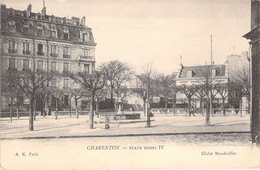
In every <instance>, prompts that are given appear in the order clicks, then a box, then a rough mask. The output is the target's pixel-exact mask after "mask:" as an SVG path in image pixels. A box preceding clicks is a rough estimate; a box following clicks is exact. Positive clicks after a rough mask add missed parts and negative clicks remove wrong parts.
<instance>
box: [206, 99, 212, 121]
mask: <svg viewBox="0 0 260 170" xmlns="http://www.w3.org/2000/svg"><path fill="white" fill-rule="evenodd" d="M205 125H206V126H210V125H211V123H210V101H209V97H208V98H207V103H206V122H205Z"/></svg>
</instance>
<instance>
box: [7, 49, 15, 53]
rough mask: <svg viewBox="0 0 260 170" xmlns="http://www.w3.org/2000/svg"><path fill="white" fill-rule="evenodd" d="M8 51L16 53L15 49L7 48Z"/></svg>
mask: <svg viewBox="0 0 260 170" xmlns="http://www.w3.org/2000/svg"><path fill="white" fill-rule="evenodd" d="M8 53H17V49H8Z"/></svg>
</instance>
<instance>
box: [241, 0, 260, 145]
mask: <svg viewBox="0 0 260 170" xmlns="http://www.w3.org/2000/svg"><path fill="white" fill-rule="evenodd" d="M244 37H245V38H246V39H249V40H250V42H249V44H250V46H251V63H252V71H251V73H252V91H251V92H252V95H251V99H252V102H251V103H252V113H251V114H252V116H251V137H252V142H253V143H260V88H259V87H260V45H259V44H260V1H259V0H251V31H250V32H248V33H247V34H246V35H244Z"/></svg>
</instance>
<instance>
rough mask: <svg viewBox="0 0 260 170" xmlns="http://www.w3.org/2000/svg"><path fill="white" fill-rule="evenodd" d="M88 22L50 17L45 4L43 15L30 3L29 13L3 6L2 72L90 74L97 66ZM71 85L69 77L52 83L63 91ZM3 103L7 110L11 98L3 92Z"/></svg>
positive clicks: (83, 18)
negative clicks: (84, 72)
mask: <svg viewBox="0 0 260 170" xmlns="http://www.w3.org/2000/svg"><path fill="white" fill-rule="evenodd" d="M85 20H86V19H85V17H82V18H81V19H80V18H76V17H72V18H71V19H69V18H66V17H57V16H54V15H47V13H46V7H45V5H43V9H42V11H41V12H40V13H39V12H38V13H34V12H32V5H31V4H29V6H28V8H27V9H26V10H16V9H12V8H7V7H6V5H3V4H2V5H1V73H2V74H3V73H4V72H5V70H8V69H16V70H18V71H22V70H26V69H31V70H34V71H41V70H44V71H46V72H53V73H56V72H59V73H68V72H81V71H86V72H91V70H92V69H93V68H94V67H95V46H96V43H95V41H94V38H93V34H92V29H91V28H89V27H88V26H86V23H85V22H86V21H85ZM1 77H2V76H1ZM72 84H73V81H72V80H71V79H69V77H68V76H62V77H59V78H54V80H53V81H52V82H51V86H57V87H61V88H62V87H69V86H71V85H72ZM67 97H68V96H65V98H67ZM0 100H1V110H5V109H6V107H7V106H8V104H9V103H10V99H9V98H8V96H7V95H6V94H5V93H3V92H2V95H1V99H0Z"/></svg>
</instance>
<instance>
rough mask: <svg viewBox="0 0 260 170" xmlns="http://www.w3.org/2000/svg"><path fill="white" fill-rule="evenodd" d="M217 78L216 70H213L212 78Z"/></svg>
mask: <svg viewBox="0 0 260 170" xmlns="http://www.w3.org/2000/svg"><path fill="white" fill-rule="evenodd" d="M216 76H217V70H216V69H213V70H212V77H216Z"/></svg>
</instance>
